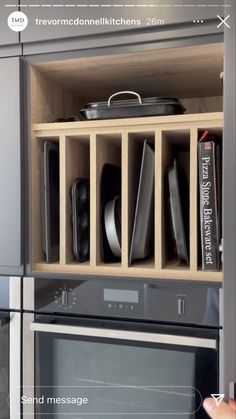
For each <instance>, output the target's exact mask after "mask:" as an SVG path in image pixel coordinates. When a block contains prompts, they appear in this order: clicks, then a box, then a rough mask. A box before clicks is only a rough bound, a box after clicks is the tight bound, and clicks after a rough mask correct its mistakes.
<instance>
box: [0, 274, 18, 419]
mask: <svg viewBox="0 0 236 419" xmlns="http://www.w3.org/2000/svg"><path fill="white" fill-rule="evenodd" d="M20 309H21V279H20V278H16V277H14V278H13V277H11V278H10V277H2V276H0V418H1V419H18V418H20V391H21V389H20V386H21V381H20V380H21V378H20V377H21V358H20V357H21V314H20Z"/></svg>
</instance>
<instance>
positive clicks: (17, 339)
mask: <svg viewBox="0 0 236 419" xmlns="http://www.w3.org/2000/svg"><path fill="white" fill-rule="evenodd" d="M9 329H10V354H9V363H10V373H9V382H10V386H9V387H10V388H9V396H10V418H12V419H13V418H14V419H20V417H21V415H20V393H21V314H20V313H11V314H10V325H9Z"/></svg>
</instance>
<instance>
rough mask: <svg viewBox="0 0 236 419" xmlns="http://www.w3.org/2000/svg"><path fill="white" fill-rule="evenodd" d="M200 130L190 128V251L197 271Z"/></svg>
mask: <svg viewBox="0 0 236 419" xmlns="http://www.w3.org/2000/svg"><path fill="white" fill-rule="evenodd" d="M197 145H198V130H197V128H196V127H192V128H191V130H190V182H189V187H190V191H189V198H190V210H189V223H190V226H189V234H190V237H189V253H190V270H191V271H197V267H198V240H197V233H198V231H197V221H198V208H197V191H198V148H197Z"/></svg>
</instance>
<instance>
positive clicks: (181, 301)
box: [178, 297, 185, 316]
mask: <svg viewBox="0 0 236 419" xmlns="http://www.w3.org/2000/svg"><path fill="white" fill-rule="evenodd" d="M184 314H185V298H184V297H178V315H179V316H184Z"/></svg>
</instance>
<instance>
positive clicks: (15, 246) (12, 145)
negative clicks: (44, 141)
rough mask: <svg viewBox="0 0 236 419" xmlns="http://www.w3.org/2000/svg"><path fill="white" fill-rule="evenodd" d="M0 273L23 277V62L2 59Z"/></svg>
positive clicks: (0, 106)
mask: <svg viewBox="0 0 236 419" xmlns="http://www.w3.org/2000/svg"><path fill="white" fill-rule="evenodd" d="M0 92H1V100H0V132H1V142H0V144H1V152H0V197H1V198H0V199H1V201H0V202H1V205H0V274H10V275H14V274H17V275H18V274H21V273H22V257H21V199H22V197H21V148H20V62H19V58H3V59H0Z"/></svg>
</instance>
